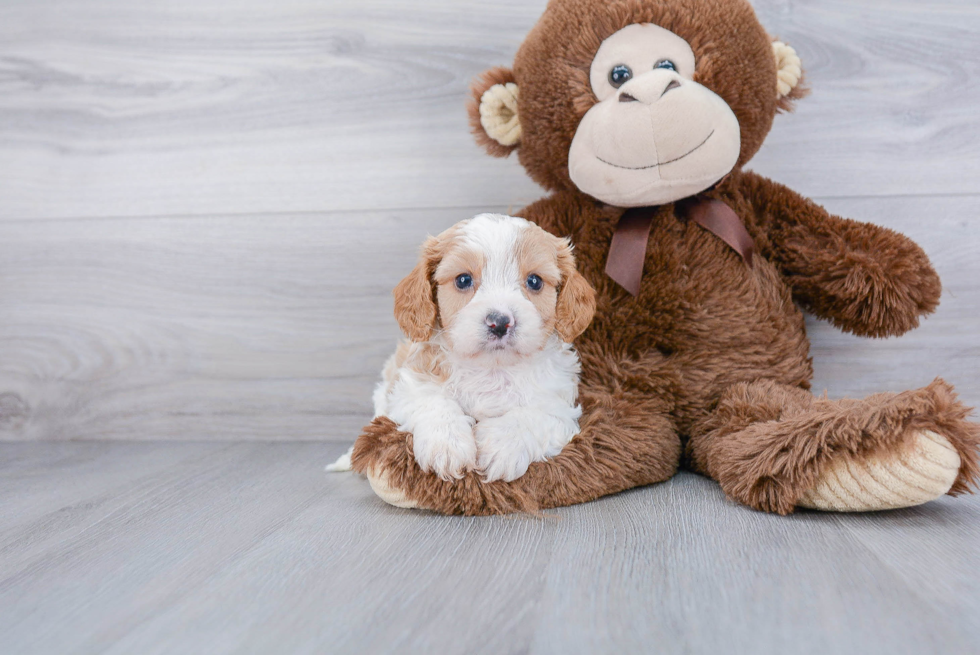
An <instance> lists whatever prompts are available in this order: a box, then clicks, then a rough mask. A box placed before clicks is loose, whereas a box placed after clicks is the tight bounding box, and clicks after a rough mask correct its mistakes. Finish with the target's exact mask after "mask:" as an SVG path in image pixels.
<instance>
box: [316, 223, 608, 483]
mask: <svg viewBox="0 0 980 655" xmlns="http://www.w3.org/2000/svg"><path fill="white" fill-rule="evenodd" d="M394 295H395V318H396V319H397V320H398V324H399V325H400V326H401V328H402V331H404V332H405V334H406V335H407V336H408V337H409V339H410V340H406V341H403V342H402V343H400V344H399V346H398V349H397V350H396V352H395V354H394V355H392V356H391V358H390V359H389V360H388V362H387V363H386V364H385V367H384V372H383V375H382V381H381V382H380V383H379V384H378V386H377V388H376V390H375V392H374V410H375V416H387V417H388V418H390V419H391V420H393V421H394V422H395V423H397V424H398V426H399V429H401V430H404V431H406V432H410V433H412V435H413V444H414V453H415V459H416V460H417V461H418V463H419V466H420V467H421V468H422V469H423V470H425V471H431V472H433V473H435V474H436V475H438V476H439V477H441V478H443V479H447V480H448V479H451V478H459V477H461V476H462V475H463V474H464V473H465V472H466V471H468V470H476V471H479V472H480V473H481V474H482V475H483V477H484V478H485V479H486V480H488V481H491V480H508V481H509V480H514V479H516V478H519V477H520V476H521V475H523V474H524V472H525V471H527V467H528V465H530V463H531V462H536V461H540V460H544V459H546V458H548V457H553V456H555V455H557V454H558V453H559V452H561V449H562V448H563V447H564V446H565V444H567V443H568V442H569V441H570V440H571V439H572V437H574V436H575V435H576V434H578V430H579V429H578V418H579V416H581V413H582V410H581V408H580V407H579V406H578V405H577V404H576V399H577V397H578V378H579V359H578V355H577V354H576V353H575V350H574V349H573V348H572V346H571V345H570V342H571V341H572V340H574V339H575V337H577V336H578V335H579V334H581V333H582V332H583V331H584V330H585V328H586V327H588V325H589V323H590V322H591V321H592V315H593V313H594V312H595V292H594V290H593V289H592V287H591V286H590V285H589V283H588V282H586V280H585V278H584V277H582V276H581V275H580V274H579V273H578V272H577V271H576V270H575V258H574V257H573V255H572V247H571V245H570V244H569V242H568V240H567V239H560V238H558V237H555V236H552V235H551V234H549V233H547V232H545V231H544V230H542V229H541V228H539V227H538V226H537V225H535V224H534V223H530V222H528V221H526V220H524V219H522V218H514V217H512V216H501V215H496V214H481V215H479V216H476V217H475V218H472V219H470V220H465V221H461V222H459V223H457V224H456V225H454V226H453V227H451V228H449V229H448V230H446V231H445V232H443V233H442V234H440V235H439V236H437V237H429V238H428V239H427V240H426V242H425V243H424V244H423V246H422V254H421V258H420V261H419V263H418V265H417V266H416V267H415V269H414V270H413V271H412V272H411V273H409V275H408V277H406V278H405V279H404V280H402V281H401V282H400V283H399V284H398V286H397V287H396V288H395V292H394ZM348 467H349V454H348V455H345V456H344V457H342V458H341V459H340V460H338V462H337V463H336V464H334V465H332V466H331V467H328V469H330V470H343V469H346V468H348Z"/></svg>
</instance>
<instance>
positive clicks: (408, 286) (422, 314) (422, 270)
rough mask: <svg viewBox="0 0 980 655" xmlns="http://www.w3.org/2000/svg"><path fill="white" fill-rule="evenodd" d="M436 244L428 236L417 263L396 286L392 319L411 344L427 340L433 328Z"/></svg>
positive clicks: (435, 312)
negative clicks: (433, 275)
mask: <svg viewBox="0 0 980 655" xmlns="http://www.w3.org/2000/svg"><path fill="white" fill-rule="evenodd" d="M438 250H439V249H438V241H437V240H436V239H435V238H434V237H429V238H428V239H426V240H425V243H423V244H422V252H421V255H420V257H419V263H418V264H416V265H415V268H413V269H412V272H411V273H409V274H408V275H407V276H406V277H405V279H404V280H402V281H401V282H399V283H398V286H396V287H395V290H394V292H393V293H394V296H395V320H397V321H398V326H399V327H400V328H401V329H402V332H404V333H405V335H406V336H407V337H408V338H409V339H411V340H412V341H419V342H421V341H428V340H429V338H430V337H431V336H432V330H434V329H435V326H436V317H437V316H438V312H439V309H438V306H437V305H436V300H435V288H434V286H433V284H432V274H433V273H435V269H436V266H438V265H439V252H438Z"/></svg>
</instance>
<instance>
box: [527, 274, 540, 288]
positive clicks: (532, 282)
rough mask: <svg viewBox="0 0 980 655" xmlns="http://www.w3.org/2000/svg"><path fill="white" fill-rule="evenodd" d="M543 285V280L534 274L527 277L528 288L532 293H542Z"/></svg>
mask: <svg viewBox="0 0 980 655" xmlns="http://www.w3.org/2000/svg"><path fill="white" fill-rule="evenodd" d="M542 284H543V282H542V281H541V278H540V277H538V276H537V275H535V274H534V273H531V274H530V275H528V276H527V288H528V289H530V290H531V291H541V285H542Z"/></svg>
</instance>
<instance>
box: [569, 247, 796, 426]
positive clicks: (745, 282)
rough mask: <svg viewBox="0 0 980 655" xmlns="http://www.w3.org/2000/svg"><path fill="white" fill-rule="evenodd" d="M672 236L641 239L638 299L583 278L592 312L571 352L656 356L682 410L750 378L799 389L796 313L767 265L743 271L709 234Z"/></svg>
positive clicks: (757, 261)
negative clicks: (645, 242) (643, 256)
mask: <svg viewBox="0 0 980 655" xmlns="http://www.w3.org/2000/svg"><path fill="white" fill-rule="evenodd" d="M682 236H687V237H688V238H681V239H677V240H673V241H670V240H666V239H665V240H661V241H659V242H657V241H653V240H652V241H651V243H650V244H649V246H648V251H647V262H646V266H645V273H644V277H643V282H642V285H641V290H640V296H639V297H638V298H633V297H631V296H629V295H628V294H626V293H625V291H623V290H622V289H620V288H619V287H618V286H613V285H615V283H614V282H612V281H611V280H608V278H606V279H597V280H594V281H593V284H595V285H596V286H597V288H598V289H600V292H599V293H600V301H599V310H598V311H597V313H596V319H595V321H594V322H593V325H592V326H591V327H590V329H589V330H588V331H587V332H586V333H585V334H584V335H583V336H582V337H581V338H580V340H579V343H580V344H581V345H580V348H583V349H585V350H592V349H594V348H595V349H600V350H601V351H603V352H605V353H609V355H610V356H618V357H625V358H626V359H627V360H633V361H643V360H646V359H650V358H657V357H660V358H662V359H663V365H662V366H659V367H658V368H657V370H659V371H665V372H666V373H665V374H666V375H669V376H670V377H673V378H675V382H676V384H675V385H674V387H675V388H677V389H678V390H679V391H678V393H679V394H680V395H681V396H683V398H678V399H677V400H679V401H681V403H682V404H684V405H688V406H690V405H692V404H693V406H695V407H705V406H709V405H710V404H711V403H712V402H713V401H714V400H715V399H716V398H717V397H718V395H720V393H721V392H722V391H723V390H724V389H725V388H727V387H728V386H730V385H731V384H733V383H735V382H739V381H743V380H754V379H758V378H760V377H766V378H770V379H772V378H775V379H777V380H778V381H780V382H783V383H785V384H792V385H795V386H808V383H809V380H810V378H811V377H812V367H811V363H810V358H809V342H808V341H807V338H806V331H805V327H804V320H803V315H802V313H801V312H800V310H799V309H798V308H797V307H796V305H795V304H794V303H793V300H792V297H791V295H790V292H789V289H788V287H787V285H786V283H785V282H784V281H783V280H782V278H781V277H780V275H779V273H778V271H777V270H776V268H775V266H774V265H773V264H771V263H770V262H768V261H766V260H765V259H763V258H762V257H759V256H756V257H755V258H754V261H753V265H752V266H749V265H748V264H747V263H745V262H743V261H742V260H741V258H740V257H739V256H738V255H737V254H735V253H734V252H732V251H730V250H728V249H727V248H728V247H727V246H726V245H725V244H724V243H722V242H721V241H720V240H719V239H717V238H716V237H714V235H710V234H705V235H700V234H695V235H693V237H691V235H689V234H688V233H687V232H685V233H684V234H682ZM704 237H707V238H704ZM583 373H584V376H585V377H588V376H589V373H588V372H586V371H583Z"/></svg>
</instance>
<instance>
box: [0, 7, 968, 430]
mask: <svg viewBox="0 0 980 655" xmlns="http://www.w3.org/2000/svg"><path fill="white" fill-rule="evenodd" d="M543 5H544V2H543V1H542V0H534V1H533V2H528V1H526V0H501V1H499V2H493V3H488V2H475V1H471V0H465V1H460V0H441V1H440V0H416V1H413V2H410V3H409V2H393V1H388V2H385V1H382V0H327V1H323V0H320V1H308V0H286V1H284V2H275V3H271V2H266V1H264V0H234V1H230V0H194V1H193V2H192V1H189V0H180V1H171V2H166V3H158V2H132V1H123V0H75V1H72V2H54V1H52V2H43V3H42V2H36V1H32V0H7V1H5V2H4V3H3V4H2V5H0V439H3V440H68V439H119V440H149V439H165V440H327V441H338V442H346V441H350V440H352V439H353V438H354V437H355V436H356V434H357V430H358V428H359V427H360V426H361V425H362V424H363V423H364V422H365V421H366V420H367V418H368V417H369V416H370V390H371V387H372V385H373V382H374V380H375V378H376V376H377V373H378V371H379V370H380V366H381V363H382V361H383V360H384V358H385V357H386V356H387V354H388V353H389V352H390V351H391V349H392V348H393V344H394V342H395V340H396V338H397V337H398V330H397V326H396V325H395V322H394V320H393V318H392V317H391V300H390V290H391V288H392V287H393V286H394V284H395V283H396V282H397V281H398V279H400V277H401V276H402V275H404V274H405V273H407V272H408V270H410V268H411V266H412V264H413V261H414V258H415V251H416V248H417V247H418V244H419V243H421V241H422V239H423V237H424V236H425V234H426V233H429V232H436V231H438V230H441V229H442V228H444V227H446V226H448V225H450V224H452V223H453V222H455V221H457V220H459V219H462V218H466V217H468V216H470V215H472V214H475V213H477V212H481V211H488V210H493V211H507V210H508V209H517V208H519V207H521V206H522V205H523V204H525V203H527V202H530V201H532V200H534V199H536V198H538V197H540V196H541V195H542V194H543V192H542V191H541V190H540V189H538V188H537V187H536V186H535V185H534V184H533V183H532V182H530V181H529V179H528V178H527V176H526V175H525V174H524V172H523V171H522V169H521V168H520V167H519V165H518V164H517V162H516V160H515V159H509V160H494V159H492V158H490V157H487V156H486V155H484V154H483V153H482V151H480V150H479V149H478V148H477V147H476V146H475V145H474V144H473V142H472V139H471V137H470V136H469V134H468V127H467V122H466V116H465V111H464V109H463V104H464V101H465V99H466V97H467V85H468V83H469V81H470V80H471V79H472V78H473V77H475V76H476V75H477V74H479V73H480V72H482V71H483V70H484V69H486V68H488V67H490V66H493V65H498V64H509V63H510V61H511V59H512V57H513V54H514V52H515V50H516V48H517V46H518V45H519V43H520V42H521V40H522V38H523V36H524V35H525V34H526V32H527V30H528V29H529V28H530V27H531V26H532V24H533V23H534V21H535V20H536V18H537V17H538V16H539V14H540V12H541V10H542V8H543ZM755 5H756V7H757V10H758V12H759V14H760V16H761V18H762V20H763V22H764V23H765V25H766V26H767V27H768V28H769V29H770V31H771V32H772V33H773V34H774V35H778V36H779V37H781V38H782V39H784V40H786V41H788V42H789V43H791V44H792V45H793V46H795V47H796V48H797V50H798V51H799V53H800V55H801V56H802V58H803V62H804V67H805V69H806V72H807V75H808V80H809V83H810V85H811V87H812V89H813V93H812V95H811V96H810V97H809V98H807V99H805V100H804V101H802V102H800V103H799V105H798V109H797V111H796V113H794V114H790V115H784V116H781V117H779V118H778V119H777V122H776V126H775V128H774V130H773V132H772V134H771V135H770V137H769V139H768V142H767V144H766V146H765V147H764V149H763V151H762V152H761V153H760V154H759V155H758V156H757V157H756V158H755V160H754V161H752V162H751V164H750V166H749V167H750V168H752V169H754V170H756V171H759V172H760V173H762V174H765V175H768V176H771V177H773V178H775V179H777V180H779V181H781V182H784V183H786V184H788V185H790V186H792V187H793V188H795V189H796V190H798V191H800V192H802V193H804V194H807V195H810V196H812V197H814V198H816V199H817V200H818V201H819V202H821V203H822V204H824V205H825V206H827V207H828V208H829V209H830V210H832V211H834V212H837V213H840V214H843V215H846V216H851V217H855V218H859V219H863V220H868V221H873V222H876V223H880V224H883V225H887V226H889V227H892V228H895V229H897V230H899V231H902V232H904V233H906V234H908V235H909V236H911V237H913V238H914V239H916V240H917V241H918V242H919V243H921V244H922V245H923V246H924V248H925V249H926V251H927V252H928V253H929V254H930V256H931V257H932V259H933V261H934V263H935V265H936V267H937V269H938V270H939V271H940V273H941V275H942V276H943V280H944V294H943V302H942V306H941V307H940V309H939V311H938V312H937V313H936V314H935V315H934V316H932V317H931V318H929V319H928V320H927V321H926V322H925V323H924V325H923V326H922V327H921V328H920V329H919V330H917V331H915V332H913V333H911V334H909V335H907V336H905V337H902V338H899V339H891V340H885V341H869V340H864V339H857V338H854V337H850V336H846V335H843V334H841V333H839V332H837V331H836V330H834V329H833V328H831V327H830V326H828V325H826V324H823V323H820V322H816V321H810V322H809V324H808V325H809V329H810V333H811V337H812V341H813V355H814V358H815V363H816V380H815V389H817V390H822V389H824V388H826V389H827V390H828V392H829V394H830V395H831V396H832V397H839V396H845V395H863V394H867V393H870V392H874V391H882V390H901V389H905V388H910V387H915V386H919V385H923V384H926V383H928V382H929V381H931V380H932V379H933V378H934V377H935V376H939V375H941V376H943V377H945V378H946V379H947V380H948V381H950V382H952V383H953V384H955V385H956V386H957V387H958V388H959V390H960V392H961V394H962V396H963V397H964V398H965V399H966V400H967V401H968V402H969V403H971V404H977V403H980V379H978V375H977V369H978V368H980V366H978V364H980V345H978V337H977V327H976V326H977V317H978V316H980V263H978V254H980V220H978V214H980V130H978V127H977V126H978V118H977V117H978V115H980V113H978V109H977V108H978V107H980V70H978V69H980V39H978V38H977V34H978V33H980V11H978V8H977V7H976V5H975V4H974V3H973V2H971V1H970V0H955V1H948V2H936V3H922V2H917V1H913V0H887V1H878V2H875V1H871V0H864V1H862V2H853V1H849V0H819V1H815V2H806V3H799V2H793V1H790V0H783V1H778V0H757V1H756V2H755Z"/></svg>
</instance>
